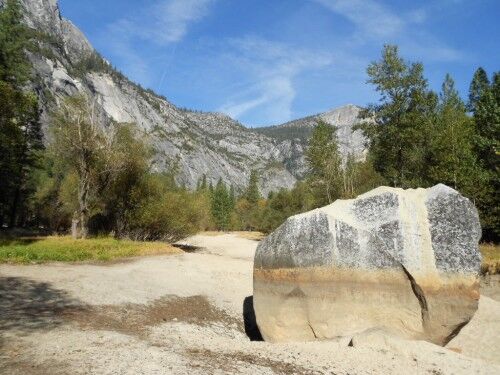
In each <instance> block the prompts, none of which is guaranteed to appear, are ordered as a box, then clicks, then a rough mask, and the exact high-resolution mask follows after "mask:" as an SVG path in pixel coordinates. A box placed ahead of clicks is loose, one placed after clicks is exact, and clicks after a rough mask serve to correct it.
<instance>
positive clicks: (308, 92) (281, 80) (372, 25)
mask: <svg viewBox="0 0 500 375" xmlns="http://www.w3.org/2000/svg"><path fill="white" fill-rule="evenodd" d="M60 5H61V10H62V13H63V15H64V16H65V17H67V18H69V19H70V20H72V21H73V22H74V23H75V24H76V25H77V26H78V27H79V28H80V29H81V30H82V31H83V32H84V33H85V34H86V35H87V37H88V38H89V39H90V41H91V42H92V43H93V45H94V46H95V47H96V49H97V50H98V51H99V52H101V53H102V54H103V55H104V56H105V57H106V58H107V59H108V60H109V61H111V62H112V64H113V65H115V66H116V67H117V68H118V69H120V70H121V71H122V72H124V73H125V74H126V75H127V76H128V77H129V78H131V79H132V80H134V81H136V82H139V83H141V84H142V85H143V86H145V87H149V88H151V89H153V90H155V91H156V92H158V93H160V94H163V95H165V96H166V97H167V98H168V99H169V100H170V101H171V102H173V103H174V104H176V105H177V106H180V107H187V108H191V109H198V110H204V111H220V112H224V113H227V114H229V115H231V116H232V117H234V118H236V119H238V120H240V121H241V122H243V123H244V124H246V125H249V126H259V125H270V124H279V123H282V122H285V121H288V120H291V119H294V118H299V117H303V116H307V115H310V114H314V113H318V112H323V111H325V110H328V109H331V108H335V107H338V106H341V105H343V104H347V103H353V104H358V105H365V104H367V103H370V102H374V101H376V100H377V95H376V93H375V92H374V90H373V87H371V86H370V85H367V84H366V83H365V82H366V79H367V77H366V66H367V64H368V63H369V62H370V61H373V60H376V59H378V58H379V56H380V51H381V48H382V46H383V44H384V43H393V44H398V45H399V46H400V50H401V54H402V55H403V56H404V57H405V58H406V59H409V60H411V61H421V62H423V63H424V66H425V74H426V77H427V78H428V79H429V83H430V86H431V87H432V88H433V89H436V90H438V89H439V88H440V85H441V82H442V80H443V78H444V75H445V74H446V73H450V74H451V75H452V76H453V77H454V79H455V81H456V84H457V87H458V89H459V90H460V92H461V93H462V95H463V96H464V97H465V96H466V95H467V89H468V85H469V83H470V79H471V77H472V74H473V72H474V71H475V69H476V68H477V67H478V66H483V67H484V68H485V69H486V70H487V71H488V73H490V74H491V73H492V72H493V71H495V70H500V66H499V65H500V64H499V62H500V26H499V25H498V18H499V16H500V1H498V0H469V1H466V0H433V1H396V0H384V1H382V0H149V1H143V0H107V1H102V0H86V1H74V0H60Z"/></svg>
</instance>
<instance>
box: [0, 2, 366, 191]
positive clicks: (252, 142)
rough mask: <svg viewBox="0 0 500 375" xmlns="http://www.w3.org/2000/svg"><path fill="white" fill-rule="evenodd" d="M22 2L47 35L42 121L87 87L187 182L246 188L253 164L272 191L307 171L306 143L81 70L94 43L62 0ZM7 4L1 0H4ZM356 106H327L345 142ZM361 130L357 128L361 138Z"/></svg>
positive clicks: (37, 62)
mask: <svg viewBox="0 0 500 375" xmlns="http://www.w3.org/2000/svg"><path fill="white" fill-rule="evenodd" d="M21 4H22V6H23V7H24V9H25V11H26V12H25V23H26V24H27V26H29V27H30V28H33V29H36V30H38V31H40V32H41V33H43V34H46V35H47V36H50V38H42V39H40V40H38V41H37V43H38V44H39V46H40V47H41V48H40V51H39V52H36V53H31V54H30V60H31V62H32V64H33V68H34V69H33V71H34V79H33V83H32V86H33V89H34V91H35V92H37V93H38V95H39V102H40V104H41V107H42V122H43V123H44V125H45V128H46V125H47V124H48V123H49V122H50V118H49V117H50V116H49V114H50V112H51V111H52V110H55V109H56V108H57V107H58V105H59V103H60V101H61V100H63V99H64V97H66V96H69V95H75V94H82V93H83V94H86V95H88V96H89V97H90V98H91V99H95V100H96V102H97V107H98V110H99V112H100V114H101V115H102V116H101V117H102V118H103V123H104V122H105V121H109V120H110V119H111V120H114V121H117V122H132V123H135V124H136V125H137V127H138V128H139V130H140V132H142V133H144V139H145V140H148V141H149V142H150V143H151V144H152V146H153V147H154V149H155V150H156V151H157V152H156V155H155V161H156V169H158V170H162V169H165V168H166V166H167V165H170V164H173V163H176V164H177V166H178V168H179V173H178V176H177V182H178V183H179V184H182V185H185V186H187V187H189V188H194V187H196V184H197V181H198V180H199V179H200V178H201V177H202V176H203V175H207V179H208V181H209V182H212V183H213V184H216V183H217V181H218V180H219V178H222V179H223V180H224V181H226V182H227V183H228V184H232V185H234V186H235V188H237V189H240V190H242V189H244V188H245V187H246V185H247V184H248V181H249V177H250V172H251V170H252V169H255V170H257V171H258V172H259V174H260V176H261V179H260V190H261V193H262V194H263V195H264V196H267V194H268V193H269V192H270V191H277V190H279V189H280V188H291V187H292V186H293V185H294V184H295V183H296V181H297V179H300V178H302V177H303V176H304V173H305V163H304V161H305V160H304V157H303V155H304V145H302V144H299V143H297V142H295V141H289V140H285V141H283V140H280V139H275V138H273V137H268V136H265V135H263V134H258V133H256V132H254V131H253V130H252V129H249V128H246V127H244V126H242V125H241V124H240V123H239V122H237V121H235V120H234V119H232V118H230V117H228V116H226V115H224V114H221V113H201V112H196V111H189V110H181V109H180V108H177V107H176V106H175V105H173V104H172V103H170V102H169V101H168V100H166V99H165V98H164V97H161V96H158V95H155V94H153V93H152V92H150V91H146V90H145V89H143V88H141V87H139V86H138V85H135V84H134V83H133V82H131V81H129V80H128V79H126V78H124V77H122V78H118V77H117V76H115V75H110V74H106V73H103V72H96V71H88V72H84V73H83V74H82V72H80V73H77V71H80V70H81V65H82V64H81V62H82V61H84V59H86V58H88V57H89V56H90V55H91V54H93V53H95V50H94V48H93V47H92V45H91V44H90V42H89V41H88V39H87V38H86V37H85V35H84V34H83V33H82V32H81V31H80V30H79V29H78V28H77V27H76V26H75V25H73V24H72V23H71V22H70V21H69V20H67V19H65V18H64V17H62V15H61V12H60V7H59V3H58V1H57V0H21ZM3 5H4V0H0V6H3ZM45 39H47V40H45ZM49 40H51V42H49ZM83 65H85V64H83ZM77 67H80V69H75V68H77ZM358 111H359V110H358ZM357 113H358V112H357V110H356V108H354V107H352V108H351V107H346V108H342V109H339V110H337V111H332V112H331V113H330V112H329V114H330V117H331V121H332V124H333V123H335V125H336V126H337V125H338V127H339V129H340V128H342V129H341V133H342V134H343V135H345V136H342V137H341V138H342V142H341V148H342V147H344V146H343V144H344V143H345V142H349V140H350V134H351V128H350V127H349V126H350V124H351V122H353V121H354V120H353V119H355V118H356V116H357ZM344 125H346V126H347V125H349V126H347V127H346V126H344ZM358 136H359V131H358V132H357V133H356V136H355V137H356V139H357V137H358ZM344 141H345V142H344ZM342 150H343V148H342Z"/></svg>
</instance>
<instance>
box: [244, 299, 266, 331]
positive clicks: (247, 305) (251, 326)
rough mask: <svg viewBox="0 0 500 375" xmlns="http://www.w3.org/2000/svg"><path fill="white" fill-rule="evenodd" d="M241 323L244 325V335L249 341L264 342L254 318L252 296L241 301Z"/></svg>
mask: <svg viewBox="0 0 500 375" xmlns="http://www.w3.org/2000/svg"><path fill="white" fill-rule="evenodd" d="M243 322H244V323H245V333H246V334H247V336H248V338H249V339H250V341H264V339H263V338H262V335H261V333H260V330H259V326H258V325H257V319H256V317H255V310H254V308H253V296H248V297H246V298H245V299H244V300H243Z"/></svg>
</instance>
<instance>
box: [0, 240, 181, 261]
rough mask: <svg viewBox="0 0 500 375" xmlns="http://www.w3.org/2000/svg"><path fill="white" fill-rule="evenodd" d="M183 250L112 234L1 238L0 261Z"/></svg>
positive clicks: (96, 257)
mask: <svg viewBox="0 0 500 375" xmlns="http://www.w3.org/2000/svg"><path fill="white" fill-rule="evenodd" d="M180 252H181V251H180V250H179V249H176V248H174V247H173V246H171V245H169V244H166V243H163V242H138V241H129V240H117V239H115V238H111V237H102V238H91V239H86V240H75V239H73V238H71V237H70V236H49V237H19V238H0V262H3V263H44V262H81V261H111V260H114V259H119V258H128V257H135V256H143V255H159V254H177V253H180Z"/></svg>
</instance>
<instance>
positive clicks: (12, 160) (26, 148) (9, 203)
mask: <svg viewBox="0 0 500 375" xmlns="http://www.w3.org/2000/svg"><path fill="white" fill-rule="evenodd" d="M21 21H22V9H21V6H20V5H19V2H18V1H17V0H7V1H6V3H5V4H4V7H3V8H2V9H1V10H0V225H2V224H5V223H8V224H9V225H10V226H15V225H18V224H24V218H23V217H21V216H26V209H27V207H28V200H29V198H30V196H31V194H32V192H33V187H32V186H30V179H31V177H32V172H33V170H34V169H35V168H36V164H37V163H36V162H37V155H38V151H39V150H40V149H41V148H42V142H41V139H42V132H41V127H40V121H39V111H38V103H37V99H36V96H35V95H33V94H31V93H26V92H24V85H25V83H26V82H27V80H28V78H29V74H30V70H31V65H30V63H29V61H28V59H27V57H26V54H25V49H26V48H27V46H28V45H29V42H30V40H29V37H28V31H27V28H26V27H25V26H24V25H23V24H22V22H21Z"/></svg>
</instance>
